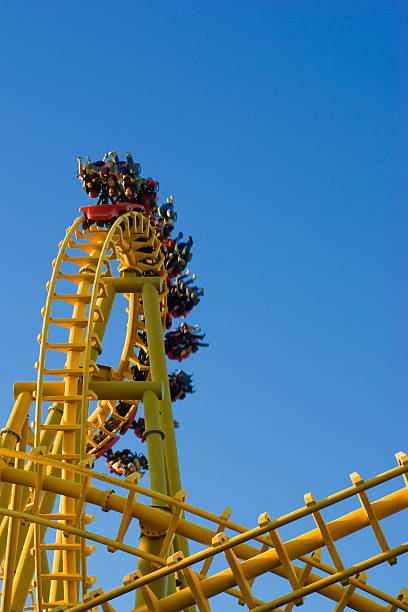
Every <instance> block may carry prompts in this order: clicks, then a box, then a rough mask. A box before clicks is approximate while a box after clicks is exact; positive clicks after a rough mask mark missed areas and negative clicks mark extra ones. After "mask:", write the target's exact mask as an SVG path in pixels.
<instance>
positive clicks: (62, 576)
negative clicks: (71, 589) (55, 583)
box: [34, 572, 82, 582]
mask: <svg viewBox="0 0 408 612" xmlns="http://www.w3.org/2000/svg"><path fill="white" fill-rule="evenodd" d="M39 578H40V580H41V581H42V582H44V581H45V580H75V581H77V582H79V581H80V580H82V574H66V573H65V572H56V573H55V574H40V575H39ZM34 582H35V580H34Z"/></svg>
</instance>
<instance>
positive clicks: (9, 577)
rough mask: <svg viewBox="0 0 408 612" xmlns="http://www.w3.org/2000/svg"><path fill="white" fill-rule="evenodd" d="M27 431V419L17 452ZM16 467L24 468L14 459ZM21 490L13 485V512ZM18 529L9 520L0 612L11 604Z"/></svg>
mask: <svg viewBox="0 0 408 612" xmlns="http://www.w3.org/2000/svg"><path fill="white" fill-rule="evenodd" d="M27 430H28V419H26V421H25V424H24V427H23V431H22V434H21V440H20V442H19V445H18V446H19V450H20V451H22V452H25V450H26V444H27ZM16 467H17V468H18V469H20V470H21V469H23V468H24V460H23V459H16ZM22 489H23V487H22V486H21V485H17V484H14V485H13V490H12V493H11V508H12V509H13V510H17V511H18V512H19V511H20V510H21V501H22ZM19 528H20V520H19V519H17V518H10V520H9V528H8V536H7V554H6V561H5V564H4V581H3V591H2V598H1V612H8V611H9V610H10V604H11V592H12V586H13V580H14V570H15V564H16V552H17V541H18V531H19Z"/></svg>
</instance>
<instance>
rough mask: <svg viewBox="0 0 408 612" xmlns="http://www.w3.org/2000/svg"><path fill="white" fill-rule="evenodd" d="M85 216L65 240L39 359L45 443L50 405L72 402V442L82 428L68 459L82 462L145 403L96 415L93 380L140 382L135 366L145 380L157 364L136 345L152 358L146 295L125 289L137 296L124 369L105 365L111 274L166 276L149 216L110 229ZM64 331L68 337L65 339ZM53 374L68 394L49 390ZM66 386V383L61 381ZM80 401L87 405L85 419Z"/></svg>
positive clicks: (107, 404)
mask: <svg viewBox="0 0 408 612" xmlns="http://www.w3.org/2000/svg"><path fill="white" fill-rule="evenodd" d="M81 221H82V218H79V219H77V220H76V221H75V222H74V224H73V225H72V226H71V227H70V228H69V229H68V230H67V234H66V237H65V239H64V240H63V242H62V243H61V244H60V245H59V247H60V249H59V253H58V257H57V258H56V259H55V260H54V262H53V273H52V277H51V280H50V282H49V283H47V290H48V297H47V303H46V306H45V308H44V309H43V316H44V322H43V328H42V333H41V335H40V336H39V341H40V345H41V347H40V356H39V361H38V362H37V364H36V367H37V368H38V379H37V391H36V402H37V404H36V432H35V443H36V446H38V445H39V440H40V432H41V429H42V428H43V427H44V425H42V413H43V404H45V403H47V402H51V403H63V404H65V406H66V409H65V416H64V422H63V426H65V427H66V428H67V429H66V430H65V435H66V437H68V439H69V437H70V436H71V437H72V436H73V435H75V433H73V432H75V430H68V427H70V426H73V425H75V426H77V427H79V425H78V423H79V424H80V425H81V442H80V449H79V452H78V449H75V448H73V444H72V443H71V444H69V446H71V447H72V448H71V451H70V452H65V455H69V456H66V457H64V456H63V455H62V456H61V457H60V458H61V459H64V458H65V459H67V460H72V459H78V460H80V459H84V457H85V455H86V454H98V453H99V452H100V451H101V450H102V449H103V447H105V446H106V445H107V444H108V443H109V441H110V440H112V439H113V438H114V437H115V436H116V435H117V433H118V432H119V431H120V430H121V429H122V428H124V427H125V426H126V423H127V422H128V420H129V419H130V418H131V417H132V416H133V414H134V412H135V409H136V407H137V402H130V403H129V410H128V412H127V413H125V414H124V413H123V412H121V413H118V412H117V410H116V401H107V400H103V401H100V402H98V404H97V406H96V408H95V409H94V410H93V411H92V413H91V414H89V406H90V402H92V401H93V400H95V396H94V395H93V394H92V391H89V381H90V380H91V379H93V380H116V381H120V380H125V379H129V380H132V371H131V367H132V366H135V367H136V368H137V369H138V370H139V371H140V372H144V378H145V379H149V378H150V368H149V364H148V363H146V359H145V360H144V361H143V363H141V361H140V360H139V357H138V355H137V354H136V350H135V347H136V348H138V349H139V353H140V354H142V355H146V356H147V341H146V329H145V325H144V320H143V314H142V313H143V311H142V307H141V300H140V297H138V296H136V295H135V294H130V295H129V294H125V297H126V298H127V299H128V301H129V306H128V308H127V311H128V325H127V333H126V337H125V341H124V346H123V351H122V356H121V359H120V362H119V364H118V365H117V366H116V368H114V367H112V366H106V365H105V366H99V365H98V364H97V360H98V359H99V356H100V355H101V353H102V339H103V334H104V332H105V329H106V324H107V319H108V317H109V313H110V309H111V308H112V304H113V297H114V296H113V295H112V293H113V292H112V289H111V288H110V287H109V283H107V282H106V279H107V278H112V277H113V275H114V274H115V273H116V274H118V273H119V274H120V275H122V276H123V275H125V274H133V275H138V276H142V275H146V276H161V277H162V278H165V276H166V271H165V268H164V265H163V260H164V255H163V253H162V251H161V249H160V242H159V240H158V239H157V237H156V234H155V230H154V228H153V227H152V226H151V224H150V222H149V220H148V219H147V218H146V217H145V216H144V215H142V214H141V213H134V212H133V213H129V214H127V215H123V216H121V217H119V219H117V220H116V222H115V223H114V224H113V225H112V227H111V228H110V229H109V231H107V230H101V229H99V228H97V227H96V226H92V227H91V228H90V230H88V231H84V232H82V231H80V225H81ZM115 264H116V270H115ZM72 284H73V285H75V286H76V287H77V291H76V293H74V292H71V291H70V289H69V286H70V285H71V286H72ZM59 287H61V289H60V290H59ZM166 293H167V291H166V290H164V291H163V294H162V295H161V296H160V298H161V311H162V319H163V329H164V324H165V321H164V320H165V316H166V312H167V310H166ZM54 311H57V315H53V312H54ZM55 328H57V329H56V330H55ZM61 331H63V333H64V332H65V336H66V335H68V338H66V337H65V338H63V337H61V336H62V335H61ZM55 332H56V333H55ZM67 332H68V333H67ZM56 353H59V354H61V353H62V354H63V355H65V356H66V360H65V363H58V357H60V355H56ZM50 377H52V378H53V379H54V380H57V381H58V382H59V383H63V385H64V392H63V394H59V393H46V392H45V391H44V389H45V387H46V386H47V385H44V382H45V380H46V378H47V379H49V378H50ZM58 386H59V387H61V384H60V385H58ZM48 387H49V385H48ZM55 388H57V386H55ZM117 400H120V398H117ZM79 402H80V403H81V409H80V418H79V419H78V414H77V409H78V403H79ZM85 439H86V444H85ZM71 442H72V440H71Z"/></svg>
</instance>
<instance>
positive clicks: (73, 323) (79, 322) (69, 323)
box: [49, 317, 88, 328]
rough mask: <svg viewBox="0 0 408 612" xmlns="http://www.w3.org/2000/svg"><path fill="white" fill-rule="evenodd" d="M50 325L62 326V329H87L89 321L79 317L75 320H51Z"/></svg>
mask: <svg viewBox="0 0 408 612" xmlns="http://www.w3.org/2000/svg"><path fill="white" fill-rule="evenodd" d="M49 323H52V324H53V325H61V327H68V328H71V327H87V325H88V319H85V318H81V317H77V318H73V319H68V318H66V319H50V320H49Z"/></svg>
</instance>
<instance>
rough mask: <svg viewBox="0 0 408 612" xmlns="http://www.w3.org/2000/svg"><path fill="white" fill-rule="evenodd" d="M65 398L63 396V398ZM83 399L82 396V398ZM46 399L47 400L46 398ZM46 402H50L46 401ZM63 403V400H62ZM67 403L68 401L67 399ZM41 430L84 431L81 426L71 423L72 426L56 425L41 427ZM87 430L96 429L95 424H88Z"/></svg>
mask: <svg viewBox="0 0 408 612" xmlns="http://www.w3.org/2000/svg"><path fill="white" fill-rule="evenodd" d="M62 397H63V396H62ZM80 397H81V399H82V396H80ZM44 399H45V398H44ZM45 401H49V400H45ZM60 401H63V400H60ZM65 401H67V400H66V399H65ZM68 401H70V400H68ZM40 429H42V430H44V431H79V430H80V429H82V425H79V424H78V423H71V424H64V423H63V424H56V425H41V426H40ZM85 429H96V427H95V425H94V423H87V424H86V426H85Z"/></svg>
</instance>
